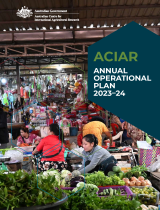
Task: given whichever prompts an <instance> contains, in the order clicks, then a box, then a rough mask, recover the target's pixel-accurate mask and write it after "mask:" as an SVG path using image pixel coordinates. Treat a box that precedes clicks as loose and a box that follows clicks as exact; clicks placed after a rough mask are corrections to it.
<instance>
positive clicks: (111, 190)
mask: <svg viewBox="0 0 160 210" xmlns="http://www.w3.org/2000/svg"><path fill="white" fill-rule="evenodd" d="M109 195H110V196H112V195H113V189H112V188H110V194H109Z"/></svg>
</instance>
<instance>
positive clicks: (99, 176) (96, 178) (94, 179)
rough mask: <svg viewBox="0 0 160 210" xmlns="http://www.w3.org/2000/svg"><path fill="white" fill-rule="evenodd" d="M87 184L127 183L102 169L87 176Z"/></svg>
mask: <svg viewBox="0 0 160 210" xmlns="http://www.w3.org/2000/svg"><path fill="white" fill-rule="evenodd" d="M85 180H86V183H87V184H94V185H97V186H107V185H125V182H124V181H123V180H121V179H120V177H118V176H116V175H115V174H114V175H113V176H111V177H108V176H105V174H104V173H103V172H102V171H98V172H94V173H92V174H90V176H87V177H85Z"/></svg>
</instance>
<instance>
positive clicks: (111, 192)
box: [98, 188, 124, 196]
mask: <svg viewBox="0 0 160 210" xmlns="http://www.w3.org/2000/svg"><path fill="white" fill-rule="evenodd" d="M123 194H124V192H123ZM98 195H99V196H108V195H109V196H113V195H121V190H120V188H118V190H116V189H112V188H108V189H104V190H103V191H102V192H99V193H98Z"/></svg>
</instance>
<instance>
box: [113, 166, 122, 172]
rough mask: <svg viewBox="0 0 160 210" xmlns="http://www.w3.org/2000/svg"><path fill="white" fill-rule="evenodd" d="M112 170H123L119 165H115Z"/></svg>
mask: <svg viewBox="0 0 160 210" xmlns="http://www.w3.org/2000/svg"><path fill="white" fill-rule="evenodd" d="M112 170H113V171H114V172H121V168H120V167H119V166H113V168H112Z"/></svg>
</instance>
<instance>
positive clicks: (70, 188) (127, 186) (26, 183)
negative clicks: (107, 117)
mask: <svg viewBox="0 0 160 210" xmlns="http://www.w3.org/2000/svg"><path fill="white" fill-rule="evenodd" d="M145 170H147V169H146V168H145V167H139V166H136V167H135V169H134V168H132V169H131V170H130V171H128V172H127V173H124V172H123V171H121V168H120V167H118V166H114V168H113V171H112V172H109V173H108V176H105V174H104V173H103V172H102V171H98V172H94V173H89V174H84V175H81V174H80V173H79V171H74V173H71V172H70V171H68V170H62V171H61V172H58V171H57V170H56V169H50V170H47V171H45V172H41V173H40V174H37V173H36V172H34V171H32V172H31V173H30V174H28V173H26V172H25V171H23V170H18V171H16V172H14V173H11V172H5V171H0V180H1V181H0V183H1V187H0V191H1V198H3V199H1V200H0V209H7V208H8V209H9V210H11V209H12V210H18V209H19V210H21V209H26V210H27V209H28V210H32V209H34V210H35V209H37V210H38V209H47V210H51V209H59V210H69V209H75V210H76V209H77V210H78V209H83V210H93V209H95V210H96V209H97V210H98V209H103V210H105V209H118V210H123V209H125V210H135V209H137V210H145V209H157V210H158V202H159V192H158V191H157V190H156V189H155V188H154V187H152V184H151V182H149V180H147V177H143V175H144V176H146V175H145ZM37 184H38V188H37ZM22 194H23V196H20V195H22ZM13 197H14V199H12V198H13ZM6 200H8V201H7V202H5V201H6Z"/></svg>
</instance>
